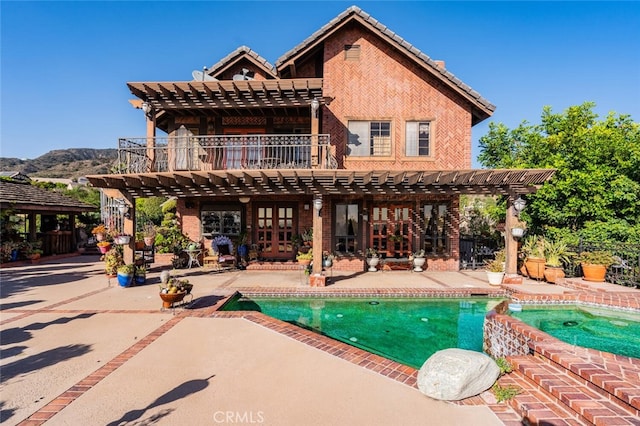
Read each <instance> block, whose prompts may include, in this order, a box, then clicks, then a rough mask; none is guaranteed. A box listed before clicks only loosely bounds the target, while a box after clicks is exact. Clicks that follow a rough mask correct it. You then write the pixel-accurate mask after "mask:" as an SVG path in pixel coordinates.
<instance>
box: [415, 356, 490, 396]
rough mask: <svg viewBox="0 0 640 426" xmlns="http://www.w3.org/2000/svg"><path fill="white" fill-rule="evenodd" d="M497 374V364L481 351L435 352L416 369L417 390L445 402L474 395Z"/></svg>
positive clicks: (487, 385)
mask: <svg viewBox="0 0 640 426" xmlns="http://www.w3.org/2000/svg"><path fill="white" fill-rule="evenodd" d="M498 376H500V367H498V365H497V364H496V363H495V361H494V360H492V359H491V358H490V357H488V356H487V355H485V354H482V353H480V352H474V351H469V350H465V349H455V348H454V349H444V350H441V351H438V352H436V353H435V354H433V355H432V356H431V357H429V359H428V360H426V361H425V363H424V364H423V365H422V367H421V368H420V371H418V389H420V392H422V393H423V394H425V395H427V396H429V397H431V398H435V399H442V400H447V401H457V400H459V399H464V398H469V397H471V396H474V395H478V394H479V393H481V392H484V391H485V390H487V389H489V388H490V387H491V386H492V385H493V384H494V383H495V381H496V380H497V379H498Z"/></svg>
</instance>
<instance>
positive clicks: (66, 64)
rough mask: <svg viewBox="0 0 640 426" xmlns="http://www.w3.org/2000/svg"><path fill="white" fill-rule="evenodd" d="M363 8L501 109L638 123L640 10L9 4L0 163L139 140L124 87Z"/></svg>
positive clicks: (280, 50)
mask: <svg viewBox="0 0 640 426" xmlns="http://www.w3.org/2000/svg"><path fill="white" fill-rule="evenodd" d="M354 4H355V5H357V6H359V7H360V8H362V9H363V10H364V11H365V12H367V13H369V14H371V15H372V16H373V17H374V18H376V19H378V20H379V21H380V22H382V23H383V24H384V25H386V26H387V27H388V28H390V29H391V30H392V31H394V32H396V33H397V34H398V35H400V36H401V37H403V38H404V39H405V40H407V41H408V42H409V43H411V44H413V45H414V46H416V47H417V48H418V49H420V50H421V51H422V52H423V53H425V54H427V55H428V56H430V57H431V58H432V59H440V60H444V61H445V62H446V66H447V69H448V70H449V71H451V72H452V73H453V74H455V75H456V76H457V77H458V78H460V79H461V80H462V81H463V82H465V83H466V84H468V85H469V86H471V87H472V88H473V89H475V90H476V91H478V92H479V93H480V94H481V95H482V96H483V97H485V98H486V99H488V100H489V101H491V102H492V103H493V104H495V105H496V106H497V109H496V112H495V113H494V115H493V117H492V118H490V119H488V120H486V121H484V122H482V123H480V124H479V125H476V126H475V127H474V129H473V143H474V150H473V160H474V167H479V166H478V164H477V163H476V161H475V158H476V156H477V155H478V148H477V141H478V138H480V137H481V136H483V135H484V134H486V132H487V131H488V123H489V122H491V121H494V122H502V123H504V124H506V125H507V126H508V127H510V128H514V127H516V126H517V125H518V124H519V123H520V122H521V121H523V120H527V121H529V122H530V123H538V122H539V121H540V114H541V112H542V108H543V106H545V105H550V106H552V107H553V110H554V111H555V112H562V111H564V110H565V109H566V108H567V107H569V106H571V105H578V104H582V103H583V102H585V101H593V102H595V103H596V105H597V106H596V109H595V111H596V112H597V113H598V114H599V115H600V116H601V117H604V116H605V115H606V114H607V113H608V112H609V111H615V112H617V113H624V114H630V115H631V116H632V118H633V119H634V120H635V121H640V2H635V1H632V2H573V1H571V2H482V1H474V2H458V1H448V2H426V1H420V2H418V1H404V2H392V1H383V2H374V1H360V2H353V1H352V2H341V1H335V2H332V1H325V2H313V1H300V2H288V1H287V2H274V1H261V2H245V1H235V2H222V1H198V2H172V1H149V2H144V1H122V2H120V1H117V2H116V1H113V2H97V1H95V2H94V1H70V2H56V1H44V2H34V1H20V2H18V1H7V0H3V1H1V2H0V19H1V22H0V24H1V26H0V31H1V32H0V36H1V38H0V40H1V46H0V47H1V57H0V59H1V63H0V65H1V67H0V72H1V79H0V81H1V87H0V93H1V103H0V108H1V110H0V111H1V113H0V114H1V122H0V128H1V130H0V156H2V157H18V158H35V157H38V156H40V155H42V154H44V153H46V152H48V151H50V150H53V149H66V148H116V147H117V140H118V138H119V137H132V136H144V134H145V123H144V118H143V115H142V113H141V112H140V110H135V109H133V108H132V107H131V106H130V104H129V103H128V99H133V98H134V97H133V95H131V93H130V92H129V90H128V88H127V86H126V82H129V81H171V80H184V81H187V80H191V71H192V70H195V69H202V67H203V66H211V65H213V64H215V63H216V62H217V61H218V60H219V59H221V58H222V57H224V56H226V55H227V54H229V53H230V52H232V51H233V50H235V49H236V48H237V47H239V46H241V45H246V46H249V47H250V48H252V49H253V50H255V51H256V52H258V53H259V54H260V55H261V56H263V57H264V58H266V59H267V60H268V61H269V62H270V63H272V64H274V63H275V62H276V60H277V59H278V58H279V57H280V56H281V55H282V54H284V53H285V52H286V51H288V50H289V49H291V48H292V47H294V46H296V45H297V44H298V43H300V42H301V41H302V40H304V39H305V38H307V37H308V36H309V35H311V34H312V33H313V32H315V31H316V30H317V29H319V28H320V27H321V26H323V25H324V24H326V23H327V22H329V21H330V20H331V19H333V18H334V17H335V16H337V15H338V14H340V13H341V12H343V11H344V10H345V9H347V8H348V7H349V6H351V5H354Z"/></svg>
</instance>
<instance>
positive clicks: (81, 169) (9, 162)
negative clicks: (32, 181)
mask: <svg viewBox="0 0 640 426" xmlns="http://www.w3.org/2000/svg"><path fill="white" fill-rule="evenodd" d="M117 158H118V150H117V149H91V148H70V149H56V150H53V151H49V152H48V153H46V154H44V155H41V156H40V157H38V158H35V159H27V160H21V159H19V158H3V157H0V171H19V172H22V173H24V174H26V175H29V176H30V177H49V178H66V179H72V178H78V177H81V176H86V175H93V174H103V173H108V172H109V170H110V169H111V168H112V167H113V166H114V165H115V163H116V161H117Z"/></svg>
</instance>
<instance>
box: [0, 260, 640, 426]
mask: <svg viewBox="0 0 640 426" xmlns="http://www.w3.org/2000/svg"><path fill="white" fill-rule="evenodd" d="M102 266H103V265H102V263H101V262H99V261H98V260H97V257H91V256H82V257H72V258H66V259H52V260H50V261H48V262H43V263H41V264H39V265H25V266H20V267H14V268H5V269H2V270H1V271H0V280H1V282H2V286H1V287H0V290H1V294H0V296H1V299H0V300H1V302H2V311H1V312H0V323H1V324H2V342H1V343H2V364H1V365H2V381H1V383H0V389H1V390H2V402H1V406H0V407H1V410H2V411H1V419H2V422H3V424H7V425H13V424H23V425H31V424H43V423H47V424H114V425H116V424H123V423H135V422H142V423H143V424H146V423H154V422H155V423H158V424H184V422H185V420H187V419H188V422H189V423H190V424H215V423H233V424H250V423H253V424H255V423H264V424H278V425H298V424H307V425H312V424H313V425H325V424H326V425H329V424H344V423H349V424H368V425H369V424H373V425H375V424H380V425H386V424H406V425H410V424H439V425H440V424H443V425H454V424H474V425H494V424H495V425H498V424H520V423H521V418H520V416H519V415H518V413H516V412H515V411H514V410H513V409H512V408H510V407H509V406H508V405H506V404H497V403H495V399H493V398H492V394H490V393H489V392H485V393H483V394H482V395H480V396H479V397H474V398H472V399H470V400H469V401H466V402H465V403H466V404H470V405H460V404H451V403H446V402H442V401H435V400H432V399H429V398H427V397H425V396H424V395H422V394H421V393H419V391H418V390H417V389H415V387H414V386H413V385H414V383H415V381H414V377H415V370H413V369H410V368H408V367H406V368H402V366H399V365H397V364H395V363H392V362H390V361H388V360H385V359H383V358H380V357H374V356H367V355H366V353H364V354H365V355H363V352H362V351H350V350H349V349H348V348H344V347H342V346H340V345H338V344H337V343H336V344H333V343H332V341H331V340H330V339H327V338H323V337H322V336H318V337H314V336H311V335H310V334H307V333H306V332H304V331H300V332H299V333H298V334H297V335H295V336H294V335H291V334H286V335H285V334H283V333H282V332H281V331H282V330H281V329H279V328H278V327H280V328H281V327H282V326H281V323H280V322H278V321H275V320H274V321H269V320H264V319H263V318H257V317H253V318H249V315H244V314H242V315H238V314H234V313H215V312H214V308H213V306H212V305H214V304H215V303H216V302H219V301H220V300H222V299H223V298H225V297H227V296H229V295H231V294H233V293H234V292H235V291H237V290H240V291H245V292H264V291H278V292H284V293H288V292H293V293H301V292H302V293H307V292H318V293H340V292H342V293H351V292H354V293H364V292H367V293H370V292H378V293H381V294H382V293H383V294H391V293H396V294H403V293H409V294H417V293H425V294H426V293H432V292H454V293H455V292H483V291H484V292H492V291H497V290H496V288H495V287H492V286H489V285H488V284H487V282H486V279H485V278H484V275H485V274H484V272H482V271H468V272H467V271H462V272H454V273H451V272H449V273H447V272H424V273H412V272H408V271H391V272H376V273H337V272H336V273H334V274H333V277H332V278H331V284H330V285H329V286H327V287H325V288H311V287H308V285H307V282H306V276H305V275H304V273H303V272H302V271H279V272H277V273H275V272H273V271H234V272H225V273H217V274H216V273H211V272H209V271H207V270H205V269H202V268H197V269H191V270H179V271H176V272H177V275H180V276H185V277H188V278H189V280H190V282H192V283H193V284H194V290H193V293H194V298H195V299H199V302H200V305H198V306H199V308H198V309H189V310H181V309H178V310H176V311H175V312H172V311H161V310H160V305H161V303H160V300H159V298H158V296H157V291H158V288H157V287H156V285H155V283H157V282H159V272H160V269H159V268H154V269H152V272H151V273H149V274H148V278H147V282H148V284H147V285H144V286H139V287H131V288H126V289H124V288H119V287H118V285H117V282H116V280H115V279H111V281H109V280H108V279H107V278H106V277H105V276H104V274H103V270H102ZM329 275H331V273H330V272H329ZM507 287H513V288H512V289H511V290H512V291H513V290H515V291H517V292H518V295H519V297H525V298H526V297H530V298H544V299H545V300H551V299H554V298H558V299H560V298H563V297H576V295H577V294H584V293H586V292H588V290H585V289H584V288H579V286H578V287H576V288H567V287H561V286H553V285H548V284H545V283H538V282H532V281H525V284H522V285H517V286H507ZM604 289H606V290H607V291H595V292H590V293H593V294H596V296H597V294H600V296H601V298H602V299H603V300H604V299H610V298H611V296H612V295H619V296H620V297H618V298H617V299H616V300H618V301H619V300H623V299H624V300H627V301H629V300H631V301H633V300H635V302H629V303H637V301H638V300H639V297H638V293H639V292H636V291H632V290H630V289H628V288H623V287H619V286H612V285H609V284H598V285H597V290H604ZM504 290H508V288H505V289H504ZM500 291H502V290H500ZM629 294H631V295H633V296H629ZM605 296H606V297H605ZM625 303H626V302H625ZM274 331H276V332H274ZM290 331H291V330H287V333H290ZM358 357H361V358H358ZM363 367H364V368H363ZM412 370H413V371H412ZM403 375H404V376H403ZM550 424H558V423H553V422H552V423H550ZM574 424H580V423H574ZM603 424H607V423H603Z"/></svg>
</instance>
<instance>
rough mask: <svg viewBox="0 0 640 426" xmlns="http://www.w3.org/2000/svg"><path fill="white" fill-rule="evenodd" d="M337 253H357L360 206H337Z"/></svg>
mask: <svg viewBox="0 0 640 426" xmlns="http://www.w3.org/2000/svg"><path fill="white" fill-rule="evenodd" d="M335 207H336V210H335V211H336V227H335V230H336V231H335V232H336V233H335V238H336V251H337V252H340V253H355V252H356V250H357V248H358V242H357V239H358V205H357V204H336V206H335Z"/></svg>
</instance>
